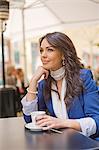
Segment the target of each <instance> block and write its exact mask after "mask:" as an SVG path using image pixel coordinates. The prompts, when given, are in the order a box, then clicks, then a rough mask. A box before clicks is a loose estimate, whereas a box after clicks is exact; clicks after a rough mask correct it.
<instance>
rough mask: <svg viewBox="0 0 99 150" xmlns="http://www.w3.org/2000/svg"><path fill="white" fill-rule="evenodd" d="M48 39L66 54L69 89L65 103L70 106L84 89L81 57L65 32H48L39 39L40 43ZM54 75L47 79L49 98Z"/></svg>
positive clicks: (65, 62) (66, 74)
mask: <svg viewBox="0 0 99 150" xmlns="http://www.w3.org/2000/svg"><path fill="white" fill-rule="evenodd" d="M43 39H46V40H47V41H48V43H49V44H50V45H52V46H53V47H54V48H57V49H58V50H59V51H61V52H62V53H63V55H64V66H65V78H66V83H67V90H66V94H65V104H66V105H67V106H69V104H70V103H71V102H72V100H73V98H74V97H76V96H79V94H80V93H81V91H82V90H83V86H82V81H81V79H80V69H81V68H83V65H82V63H81V62H80V59H79V58H78V57H77V53H76V49H75V47H74V44H73V43H72V41H71V40H70V38H69V37H68V36H67V35H65V34H64V33H60V32H53V33H48V34H46V35H45V36H43V37H42V38H40V40H39V44H40V46H41V43H42V41H43ZM52 81H53V79H52V77H51V76H50V75H49V77H48V78H47V79H46V80H45V88H44V98H45V100H48V99H49V98H50V97H51V90H52V89H51V82H52Z"/></svg>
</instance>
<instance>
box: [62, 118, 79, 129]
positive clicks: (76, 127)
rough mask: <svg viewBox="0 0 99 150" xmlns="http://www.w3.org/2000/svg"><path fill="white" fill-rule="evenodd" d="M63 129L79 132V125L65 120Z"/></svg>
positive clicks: (70, 120)
mask: <svg viewBox="0 0 99 150" xmlns="http://www.w3.org/2000/svg"><path fill="white" fill-rule="evenodd" d="M64 127H65V128H66V127H67V128H72V129H75V130H78V131H81V127H80V123H78V122H77V121H76V120H75V119H66V120H65V121H64Z"/></svg>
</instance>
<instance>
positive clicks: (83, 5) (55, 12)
mask: <svg viewBox="0 0 99 150" xmlns="http://www.w3.org/2000/svg"><path fill="white" fill-rule="evenodd" d="M22 10H24V24H25V33H26V35H27V36H29V37H33V35H37V34H41V32H42V33H43V32H46V31H47V32H49V31H52V30H54V31H55V30H60V29H64V28H66V27H68V26H69V27H70V26H75V25H77V26H79V25H82V24H98V23H99V0H26V1H24V0H10V17H9V21H8V23H7V24H8V25H7V30H6V35H7V36H8V37H10V38H11V37H12V38H13V37H16V38H18V39H19V36H21V35H22V27H23V26H22V17H23V16H22Z"/></svg>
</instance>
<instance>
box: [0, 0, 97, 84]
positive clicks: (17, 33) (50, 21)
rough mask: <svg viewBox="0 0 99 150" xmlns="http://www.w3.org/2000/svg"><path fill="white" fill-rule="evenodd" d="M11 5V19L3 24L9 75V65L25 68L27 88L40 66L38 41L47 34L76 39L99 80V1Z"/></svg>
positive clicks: (23, 0) (20, 0)
mask: <svg viewBox="0 0 99 150" xmlns="http://www.w3.org/2000/svg"><path fill="white" fill-rule="evenodd" d="M0 1H6V0H0ZM8 2H9V17H8V19H7V20H6V21H5V20H4V21H3V28H4V32H3V40H4V41H3V46H4V48H3V49H4V64H5V74H6V72H7V67H8V66H9V65H13V66H14V67H15V68H16V69H18V68H21V69H22V70H23V72H24V81H25V84H26V85H27V84H28V82H29V80H30V78H31V77H32V74H33V72H34V71H35V69H36V67H37V66H38V65H39V64H40V60H39V51H38V39H39V38H40V37H41V36H42V35H43V34H45V33H47V32H53V31H61V32H64V33H66V34H67V35H68V36H69V37H70V38H71V39H72V41H73V42H74V45H75V47H76V49H77V53H78V56H79V57H80V58H81V61H82V63H83V64H84V65H85V67H88V68H91V69H92V71H93V73H94V76H95V73H96V74H97V72H98V77H99V0H9V1H8ZM5 23H6V24H5ZM0 35H1V34H0ZM0 39H1V38H0ZM1 48H2V40H0V49H1ZM96 76H97V75H96ZM96 78H97V77H96ZM2 80H3V78H2V50H0V85H2V83H3V81H2Z"/></svg>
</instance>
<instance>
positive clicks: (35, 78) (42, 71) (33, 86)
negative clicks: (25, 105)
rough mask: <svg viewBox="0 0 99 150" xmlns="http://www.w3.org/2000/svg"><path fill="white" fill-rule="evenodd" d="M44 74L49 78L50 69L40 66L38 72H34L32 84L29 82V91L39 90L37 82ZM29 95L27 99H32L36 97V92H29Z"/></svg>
mask: <svg viewBox="0 0 99 150" xmlns="http://www.w3.org/2000/svg"><path fill="white" fill-rule="evenodd" d="M43 75H44V78H45V79H47V78H48V75H49V71H48V70H46V69H44V68H43V67H42V66H40V67H38V68H37V70H36V72H35V73H34V75H33V77H32V79H31V81H30V84H29V88H28V89H29V91H32V92H36V90H37V84H38V80H39V79H40V78H41V77H42V76H43ZM26 97H27V101H32V100H34V99H35V98H36V94H35V93H29V92H28V93H27V95H26Z"/></svg>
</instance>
